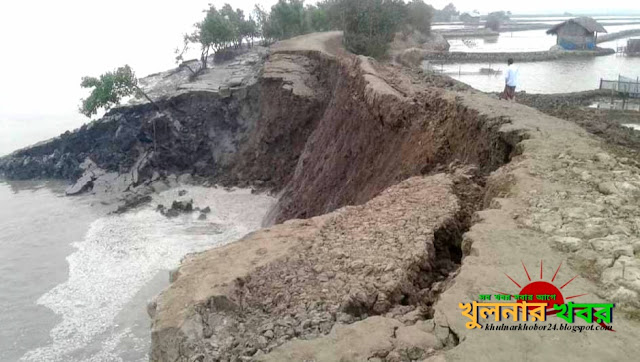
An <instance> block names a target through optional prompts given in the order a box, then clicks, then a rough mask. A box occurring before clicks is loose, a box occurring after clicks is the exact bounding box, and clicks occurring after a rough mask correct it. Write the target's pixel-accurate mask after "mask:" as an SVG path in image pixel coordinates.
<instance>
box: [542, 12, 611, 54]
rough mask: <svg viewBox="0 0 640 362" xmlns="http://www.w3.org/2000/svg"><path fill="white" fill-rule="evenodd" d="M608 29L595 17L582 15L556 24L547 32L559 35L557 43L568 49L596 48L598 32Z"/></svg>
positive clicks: (604, 31)
mask: <svg viewBox="0 0 640 362" xmlns="http://www.w3.org/2000/svg"><path fill="white" fill-rule="evenodd" d="M606 32H607V30H606V29H605V28H604V27H603V26H602V25H601V24H600V23H598V22H597V21H595V20H594V19H593V18H589V17H580V18H575V19H569V20H567V21H565V22H562V23H560V24H557V25H555V26H554V27H552V28H551V29H549V30H548V31H547V34H553V35H557V36H558V41H557V44H558V45H560V46H562V47H563V48H565V49H568V50H576V49H595V47H596V40H597V38H598V33H606Z"/></svg>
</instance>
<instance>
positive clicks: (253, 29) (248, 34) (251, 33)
mask: <svg viewBox="0 0 640 362" xmlns="http://www.w3.org/2000/svg"><path fill="white" fill-rule="evenodd" d="M240 32H241V33H242V35H243V37H245V38H247V39H251V43H250V44H251V46H253V39H255V38H257V37H259V36H260V34H259V32H258V25H257V24H256V21H255V20H253V17H252V16H251V15H249V19H247V20H245V21H243V22H242V24H241V27H240Z"/></svg>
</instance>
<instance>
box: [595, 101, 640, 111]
mask: <svg viewBox="0 0 640 362" xmlns="http://www.w3.org/2000/svg"><path fill="white" fill-rule="evenodd" d="M589 107H590V108H594V109H607V110H610V109H613V110H618V111H621V110H624V111H640V100H630V101H624V102H623V101H621V100H614V101H613V102H611V101H600V102H596V103H594V104H592V105H590V106H589Z"/></svg>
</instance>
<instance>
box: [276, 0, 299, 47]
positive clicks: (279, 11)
mask: <svg viewBox="0 0 640 362" xmlns="http://www.w3.org/2000/svg"><path fill="white" fill-rule="evenodd" d="M269 22H270V24H269V25H270V31H272V32H273V33H274V34H273V36H274V37H275V38H276V39H287V38H291V37H293V36H297V35H300V34H305V33H306V32H307V26H306V22H305V11H304V0H279V1H278V3H277V4H275V5H273V6H272V7H271V13H270V14H269Z"/></svg>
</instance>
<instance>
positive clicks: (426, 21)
mask: <svg viewBox="0 0 640 362" xmlns="http://www.w3.org/2000/svg"><path fill="white" fill-rule="evenodd" d="M433 13H434V9H433V7H432V6H431V5H427V4H425V3H424V1H422V0H413V1H411V2H410V3H408V4H407V24H408V25H411V27H412V28H413V29H415V30H418V31H419V32H421V33H423V34H425V35H429V33H431V19H433Z"/></svg>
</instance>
